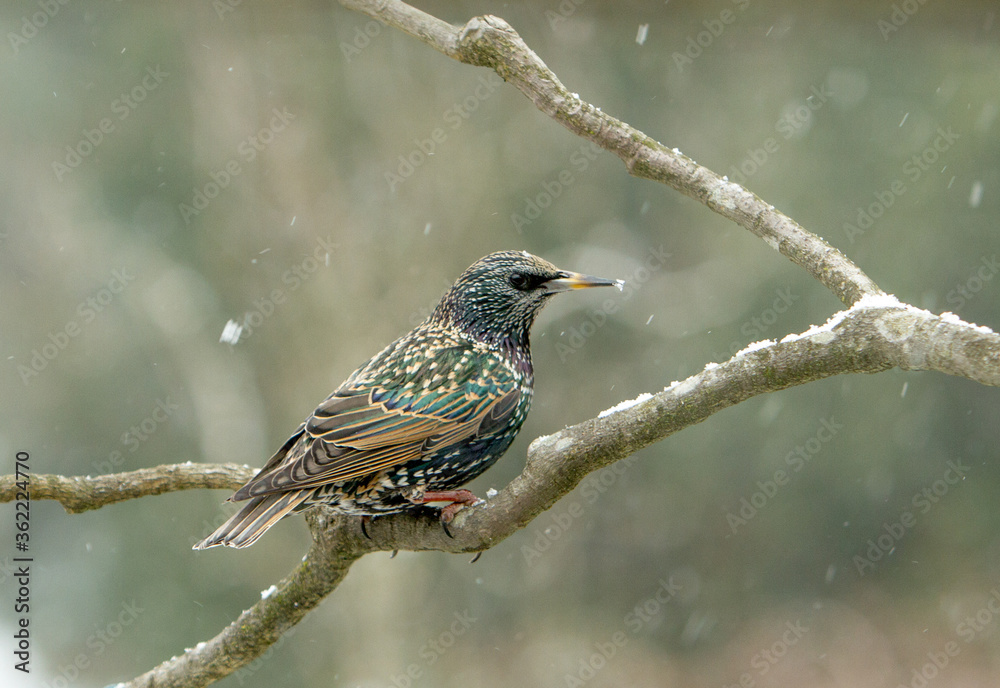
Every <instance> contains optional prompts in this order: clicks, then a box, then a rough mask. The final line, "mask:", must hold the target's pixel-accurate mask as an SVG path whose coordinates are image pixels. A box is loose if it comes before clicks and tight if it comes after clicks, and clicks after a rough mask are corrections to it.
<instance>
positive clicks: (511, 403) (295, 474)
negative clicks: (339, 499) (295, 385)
mask: <svg viewBox="0 0 1000 688" xmlns="http://www.w3.org/2000/svg"><path fill="white" fill-rule="evenodd" d="M425 361H426V362H424V363H421V364H415V365H413V366H411V367H410V368H408V369H407V370H406V371H405V373H404V374H402V375H399V376H396V377H394V378H392V379H386V380H375V381H366V382H358V381H356V380H355V379H354V378H352V384H351V385H350V386H349V387H347V388H341V389H339V390H337V392H334V394H332V395H331V396H330V397H329V398H327V400H326V401H324V402H323V403H322V404H320V406H319V407H318V408H317V409H316V411H315V412H314V413H313V415H312V417H310V418H309V419H308V420H307V421H306V422H305V423H303V424H302V425H301V426H300V427H299V429H298V431H297V432H296V433H295V434H294V435H293V436H292V437H291V438H290V439H289V440H288V442H286V443H285V445H284V446H283V447H282V448H281V449H279V450H278V452H277V453H276V454H275V455H274V456H273V457H271V460H270V461H268V463H267V465H265V466H264V468H262V469H261V470H260V472H259V473H258V474H257V475H256V476H255V477H254V478H253V480H251V481H250V482H248V483H247V484H246V485H244V486H243V487H242V488H241V489H240V490H239V491H238V492H237V493H236V494H235V495H233V499H235V500H241V499H249V498H251V497H256V496H260V495H265V494H273V493H276V492H285V491H288V490H298V489H303V488H310V487H318V486H320V485H324V484H328V483H335V482H340V481H343V480H349V479H351V478H357V477H360V476H363V475H369V474H372V473H377V472H379V471H382V470H385V469H387V468H390V467H392V466H396V465H399V464H403V463H406V462H408V461H411V460H414V459H418V458H419V457H420V456H421V455H424V454H427V453H429V452H430V451H433V450H434V449H435V448H438V447H442V446H448V445H451V444H454V443H457V442H460V441H462V440H464V439H467V438H471V437H474V436H476V435H482V434H485V433H487V432H489V431H490V430H493V429H495V428H496V427H498V426H501V425H502V424H503V423H504V422H505V421H506V419H507V418H508V417H509V416H510V415H511V414H512V413H513V412H514V410H515V409H516V408H517V404H518V400H519V399H520V396H521V390H520V384H519V381H518V380H517V379H516V378H515V377H514V375H513V374H512V373H511V372H510V370H509V369H508V368H507V367H506V366H505V365H503V364H502V363H501V362H500V361H499V360H498V359H497V358H495V357H493V356H490V355H489V354H487V353H486V352H482V351H476V350H473V349H472V348H471V347H457V346H456V347H451V348H450V349H446V350H444V351H442V350H438V351H437V352H436V354H435V356H434V357H433V359H425ZM431 363H434V365H431Z"/></svg>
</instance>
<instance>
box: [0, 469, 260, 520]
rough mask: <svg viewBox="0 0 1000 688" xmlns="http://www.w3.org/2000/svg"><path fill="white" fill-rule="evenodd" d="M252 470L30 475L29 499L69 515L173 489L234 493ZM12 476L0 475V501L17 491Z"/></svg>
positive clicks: (163, 470)
mask: <svg viewBox="0 0 1000 688" xmlns="http://www.w3.org/2000/svg"><path fill="white" fill-rule="evenodd" d="M256 472H257V471H256V469H253V468H250V467H249V466H239V465H237V464H235V463H222V464H211V465H209V464H193V463H191V462H188V463H176V464H171V465H168V466H157V467H156V468H142V469H140V470H138V471H130V472H128V473H110V474H108V475H99V476H97V477H96V478H92V477H90V476H89V475H88V476H86V477H83V476H78V477H72V478H67V477H66V476H62V475H32V476H31V498H32V499H55V500H56V501H58V502H59V503H60V504H62V505H63V508H65V509H66V511H68V512H70V513H71V514H78V513H80V512H83V511H89V510H91V509H99V508H101V507H102V506H106V505H108V504H114V503H115V502H121V501H124V500H126V499H136V498H137V497H148V496H150V495H158V494H163V493H164V492H174V491H176V490H194V489H202V488H207V489H220V488H226V489H230V490H235V489H238V488H239V487H240V485H242V484H243V483H245V482H246V481H247V480H249V479H250V478H252V477H253V476H254V474H255V473H256ZM14 482H15V479H14V476H13V475H4V476H0V502H10V501H13V500H14V495H15V493H16V492H17V488H16V487H15V485H14Z"/></svg>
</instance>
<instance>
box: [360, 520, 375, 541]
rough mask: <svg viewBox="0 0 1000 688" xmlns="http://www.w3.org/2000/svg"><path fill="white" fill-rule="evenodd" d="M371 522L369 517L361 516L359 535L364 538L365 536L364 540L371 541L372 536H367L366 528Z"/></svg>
mask: <svg viewBox="0 0 1000 688" xmlns="http://www.w3.org/2000/svg"><path fill="white" fill-rule="evenodd" d="M371 522H372V517H371V516H367V515H365V516H362V517H361V533H362V534H363V535H364V536H365V537H366V538H368V539H369V540H371V539H372V536H371V535H369V534H368V527H367V526H368V524H369V523H371Z"/></svg>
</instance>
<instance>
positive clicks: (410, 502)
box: [194, 251, 624, 550]
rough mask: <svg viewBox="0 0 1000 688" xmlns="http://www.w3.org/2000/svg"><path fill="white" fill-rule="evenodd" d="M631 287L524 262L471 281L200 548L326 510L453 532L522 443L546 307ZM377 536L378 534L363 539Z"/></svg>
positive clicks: (393, 348) (292, 447)
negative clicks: (404, 514)
mask: <svg viewBox="0 0 1000 688" xmlns="http://www.w3.org/2000/svg"><path fill="white" fill-rule="evenodd" d="M623 285H624V282H623V281H621V280H609V279H602V278H599V277H591V276H589V275H584V274H580V273H576V272H569V271H566V270H561V269H559V268H557V267H556V266H555V265H553V264H552V263H550V262H548V261H546V260H543V259H542V258H539V257H537V256H534V255H532V254H530V253H527V252H525V251H499V252H495V253H491V254H489V255H487V256H485V257H483V258H481V259H479V260H478V261H476V262H475V263H473V264H472V265H471V266H470V267H469V268H468V269H467V270H465V272H463V273H462V274H461V275H460V276H459V278H458V279H457V280H456V281H455V283H454V284H453V285H452V286H451V287H450V288H449V289H448V290H447V291H446V292H445V294H444V296H442V298H441V301H440V302H439V303H438V304H437V306H436V307H435V309H434V310H433V312H432V313H431V314H430V316H428V317H427V319H426V320H424V321H423V322H422V323H421V324H419V325H418V326H416V327H415V328H414V329H413V330H412V331H410V332H409V333H408V334H406V335H404V336H402V337H400V338H399V339H397V340H396V341H394V342H393V343H392V344H389V345H388V346H387V347H386V348H384V349H383V350H382V351H380V352H379V353H377V354H376V355H375V356H373V357H372V358H371V359H370V360H369V361H368V362H367V363H365V364H363V365H362V366H361V367H359V368H358V369H357V370H355V371H354V372H353V373H352V374H351V375H350V376H349V377H348V378H347V380H345V381H344V382H343V384H341V385H340V387H338V388H337V390H336V391H334V392H333V393H332V394H331V395H330V396H328V397H327V398H326V400H325V401H323V403H321V404H320V405H319V406H318V407H317V408H316V410H315V411H313V413H312V415H311V416H309V417H308V418H307V419H306V420H305V421H304V422H303V423H302V424H300V425H299V427H298V429H297V430H296V431H295V432H294V433H293V434H292V436H291V437H289V438H288V441H286V442H285V444H284V445H282V446H281V448H280V449H278V451H277V452H275V454H274V455H273V456H272V457H271V458H270V460H268V462H267V463H266V464H265V465H264V467H263V468H261V469H260V471H258V473H257V474H256V475H255V476H254V477H253V478H252V479H250V480H249V481H248V482H247V483H246V484H245V485H243V486H242V487H241V488H239V489H238V490H237V491H236V492H235V493H234V494H233V495H232V496H231V497H230V498H229V501H234V502H246V504H245V505H244V506H243V508H242V509H240V510H239V511H238V512H237V513H236V514H235V515H233V516H232V517H231V518H230V519H229V520H227V521H226V522H225V523H224V524H222V525H221V526H219V528H218V529H217V530H216V531H215V532H213V533H212V534H211V535H209V536H208V537H206V538H204V539H203V540H201V541H200V542H198V543H197V544H196V545H194V549H196V550H202V549H207V548H209V547H215V546H218V545H224V546H228V547H234V548H238V549H239V548H243V547H248V546H249V545H252V544H253V543H254V542H256V541H257V539H258V538H260V537H261V535H263V534H264V533H265V532H266V531H267V530H268V529H269V528H270V527H271V526H273V525H274V524H275V523H277V522H278V521H279V520H280V519H282V518H283V517H285V516H286V515H289V514H291V513H298V512H302V511H304V510H306V509H309V508H312V507H315V506H317V505H321V504H322V505H325V506H328V507H330V508H332V509H333V510H334V511H336V512H339V513H342V514H348V515H357V516H361V517H362V522H361V526H362V529H363V530H364V528H365V524H366V523H367V522H369V521H370V519H371V518H373V517H376V516H380V515H384V514H392V513H398V512H401V511H406V510H409V509H414V508H417V507H420V506H432V507H433V506H437V507H439V508H440V514H439V518H440V521H441V523H442V524H443V526H444V527H445V531H446V532H447V533H448V534H449V535H451V533H450V531H448V530H447V524H448V523H449V522H450V521H451V520H452V519H453V518H454V516H455V513H456V512H457V511H458V510H460V509H461V508H462V507H463V506H465V505H468V504H474V503H476V502H478V501H479V500H478V498H477V497H476V496H475V495H474V494H473V493H472V492H471V491H469V490H466V489H459V488H461V486H462V485H464V484H465V483H467V482H469V481H470V480H472V479H473V478H475V477H476V476H478V475H480V474H481V473H482V472H483V471H485V470H486V469H487V468H489V467H490V466H491V465H493V463H495V462H496V461H497V460H498V459H499V458H500V457H501V456H502V455H503V454H504V453H505V452H506V451H507V449H508V447H510V444H511V442H513V440H514V437H515V436H516V435H517V433H518V432H519V431H520V429H521V426H522V424H523V423H524V420H525V418H526V416H527V415H528V410H529V408H530V406H531V398H532V394H533V388H534V369H533V368H532V363H531V348H530V343H529V331H530V329H531V326H532V324H533V323H534V321H535V317H536V316H537V315H538V313H539V311H540V310H541V309H542V307H543V306H544V305H545V304H546V303H547V302H548V300H549V298H550V297H552V296H554V295H555V294H558V293H560V292H564V291H570V290H576V289H586V288H591V287H607V286H616V287H618V289H619V290H620V289H621V288H622V286H623ZM365 535H367V530H365Z"/></svg>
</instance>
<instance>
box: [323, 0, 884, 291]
mask: <svg viewBox="0 0 1000 688" xmlns="http://www.w3.org/2000/svg"><path fill="white" fill-rule="evenodd" d="M340 1H341V4H342V5H344V6H345V7H349V8H351V9H353V10H357V11H358V12H362V13H364V14H367V15H368V16H370V17H374V18H375V19H378V20H380V21H382V22H385V23H386V24H389V25H391V26H395V27H396V28H398V29H400V30H402V31H404V32H406V33H408V34H410V35H411V36H414V37H416V38H419V39H420V40H422V41H424V42H425V43H427V44H429V45H431V46H432V47H434V48H435V49H436V50H439V51H441V52H442V53H444V54H445V55H447V56H449V57H451V58H454V59H456V60H458V61H459V62H464V63H466V64H471V65H476V66H479V67H489V68H490V69H492V70H494V71H495V72H496V73H497V74H499V75H500V76H501V77H502V78H503V79H504V80H505V81H509V82H510V83H511V84H513V85H514V86H515V87H516V88H517V89H518V90H519V91H521V92H522V93H523V94H524V95H526V96H527V97H528V98H529V99H530V100H531V102H532V103H534V104H535V107H537V108H538V109H539V110H541V111H542V112H544V113H545V114H546V115H548V116H549V117H551V118H552V119H554V120H556V121H557V122H559V123H560V124H562V125H563V126H564V127H566V128H567V129H569V130H570V131H571V132H573V133H574V134H576V135H577V136H580V137H582V138H585V139H588V140H589V141H593V142H594V143H595V144H597V145H598V146H600V147H601V148H604V149H605V150H607V151H609V152H611V153H614V154H615V155H617V156H618V157H619V158H621V160H622V162H624V163H625V167H626V168H627V169H628V172H629V174H632V175H634V176H636V177H642V178H643V179H650V180H652V181H656V182H661V183H663V184H666V185H667V186H670V187H672V188H674V189H676V190H677V191H680V192H681V193H682V194H684V195H685V196H690V197H691V198H693V199H695V200H697V201H699V202H700V203H703V204H704V205H706V206H707V207H708V208H710V209H711V210H714V211H715V212H717V213H719V214H720V215H722V216H723V217H726V218H728V219H730V220H732V221H733V222H735V223H736V224H738V225H740V226H741V227H743V228H745V229H747V230H749V231H751V232H753V233H754V234H756V235H757V236H758V237H760V238H761V239H763V240H764V241H766V242H767V244H768V245H769V246H770V247H771V248H773V249H775V250H777V251H779V252H781V254H782V255H784V256H785V257H787V258H788V259H790V260H791V261H792V262H793V263H795V264H796V265H798V266H800V267H802V268H805V269H806V270H808V271H809V273H810V274H811V275H812V276H813V277H815V278H816V279H817V280H819V281H820V282H821V283H822V284H823V285H824V286H826V287H827V288H828V289H830V290H831V291H832V292H833V293H834V294H836V296H837V298H839V299H840V300H841V301H842V302H843V303H845V304H847V305H848V306H850V305H852V304H853V303H855V302H856V301H857V300H858V299H860V298H861V297H862V296H865V295H866V294H872V295H874V294H881V293H882V290H881V289H879V287H878V285H877V284H875V282H873V281H872V280H871V278H869V277H868V275H866V274H865V273H864V271H862V270H861V268H859V267H858V266H857V265H855V264H854V263H853V262H852V261H851V260H849V259H848V258H847V256H845V255H844V254H843V253H841V252H840V251H838V250H837V249H835V248H834V247H833V246H831V245H830V244H828V243H827V242H826V241H824V240H823V239H821V238H820V237H818V236H816V235H815V234H813V233H812V232H809V231H806V230H805V229H804V228H803V227H802V226H801V225H799V224H798V223H797V222H795V220H793V219H791V218H790V217H788V216H787V215H785V214H784V213H782V212H781V211H779V210H775V209H774V206H772V205H770V204H768V203H765V202H764V201H762V200H761V199H760V198H758V197H757V196H756V194H753V193H751V192H750V191H747V190H746V189H744V188H743V187H742V186H740V185H739V184H736V183H735V182H731V181H728V180H726V179H724V178H723V177H720V176H719V175H717V174H716V173H715V172H713V171H712V170H710V169H708V168H707V167H703V166H701V165H699V164H698V163H696V162H695V161H694V160H692V159H691V158H689V157H687V156H686V155H684V154H683V153H681V152H680V151H679V150H677V149H676V148H672V149H671V148H667V147H666V146H664V145H663V144H662V143H660V142H659V141H656V140H654V139H652V138H650V137H649V136H647V135H646V134H644V133H643V132H641V131H639V130H638V129H636V128H635V127H632V126H630V125H628V124H626V123H625V122H622V121H621V120H619V119H616V118H614V117H612V116H611V115H608V114H605V113H604V112H602V111H601V110H600V108H597V107H595V106H593V105H591V104H590V103H588V102H586V101H584V100H582V99H581V98H580V97H579V96H578V95H577V94H575V93H571V92H570V91H569V90H568V89H567V88H566V87H565V86H563V84H562V82H561V81H559V78H558V77H557V76H556V75H555V74H554V73H553V72H552V70H550V69H549V68H548V67H547V66H546V65H545V63H544V62H542V60H541V58H539V57H538V55H536V54H535V53H534V51H532V50H531V48H529V47H528V46H527V44H525V42H524V41H523V40H522V39H521V37H520V36H519V35H518V33H517V32H516V31H515V30H514V29H513V28H512V27H511V26H510V24H508V23H507V22H506V21H504V20H503V19H501V18H499V17H494V16H485V17H475V18H473V19H470V20H469V21H468V22H467V23H466V25H465V26H464V27H461V28H459V27H457V26H452V25H451V24H448V23H446V22H443V21H441V20H439V19H436V18H434V17H431V16H430V15H428V14H425V13H424V12H421V11H420V10H416V9H413V8H412V7H410V6H408V5H407V4H406V3H403V2H399V1H398V0H340Z"/></svg>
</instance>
